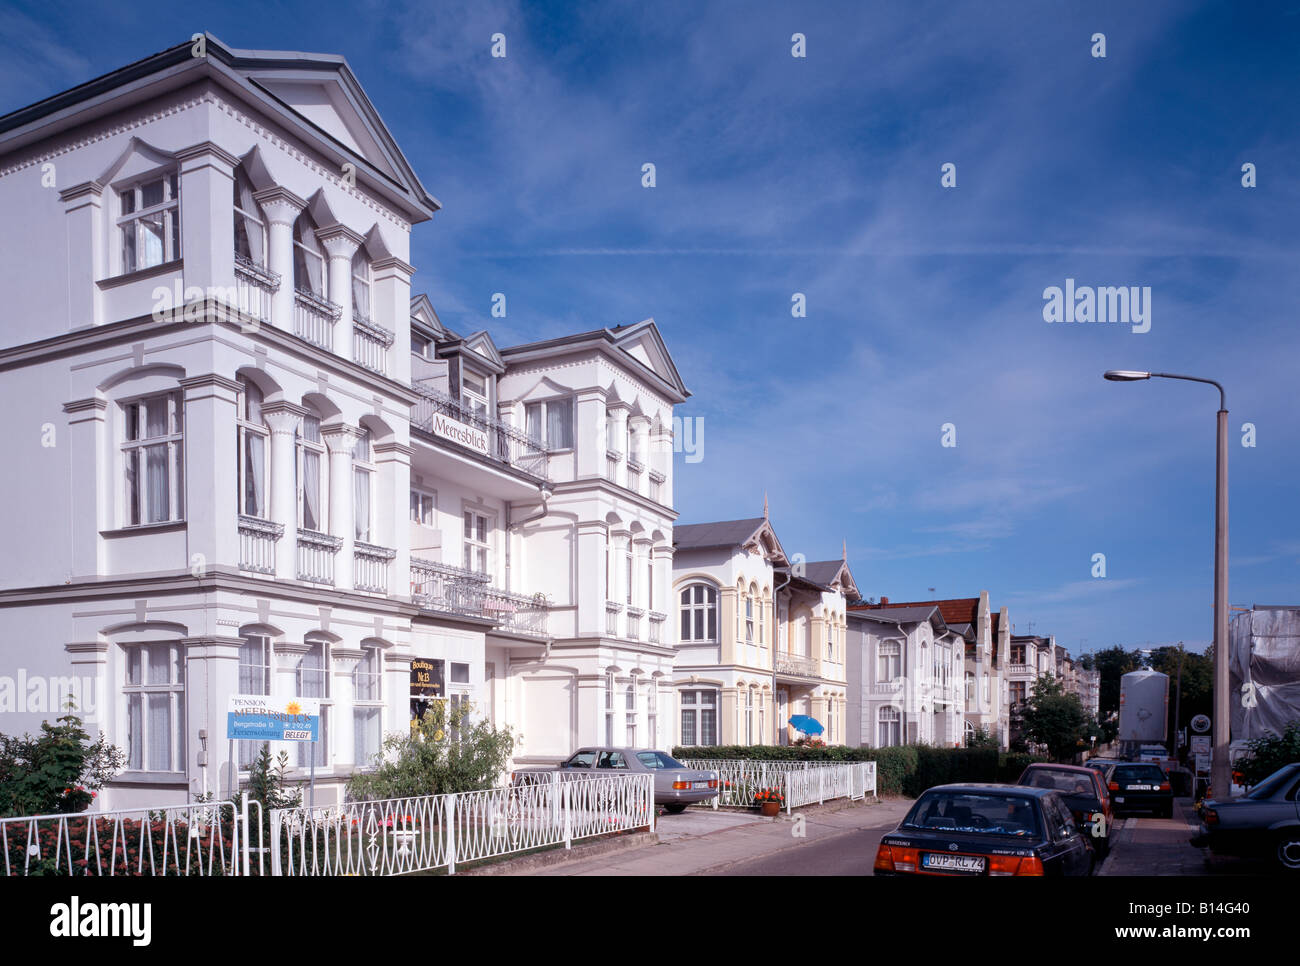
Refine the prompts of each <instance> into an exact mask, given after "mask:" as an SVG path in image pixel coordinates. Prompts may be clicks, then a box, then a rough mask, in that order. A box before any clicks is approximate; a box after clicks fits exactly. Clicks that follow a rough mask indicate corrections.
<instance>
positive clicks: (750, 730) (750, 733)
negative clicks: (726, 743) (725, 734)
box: [745, 688, 754, 745]
mask: <svg viewBox="0 0 1300 966" xmlns="http://www.w3.org/2000/svg"><path fill="white" fill-rule="evenodd" d="M753 743H754V689H753V688H746V689H745V744H747V745H752V744H753Z"/></svg>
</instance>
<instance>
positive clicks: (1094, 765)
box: [1083, 758, 1122, 778]
mask: <svg viewBox="0 0 1300 966" xmlns="http://www.w3.org/2000/svg"><path fill="white" fill-rule="evenodd" d="M1121 760H1122V759H1119V758H1089V759H1088V760H1087V761H1085V762H1084V763H1083V767H1084V768H1091V769H1093V770H1094V771H1097V772H1100V773H1101V775H1102V777H1103V778H1104V777H1105V775H1106V772H1108V771H1110V769H1111V767H1112V766H1114V765H1118V764H1119V763H1120V761H1121Z"/></svg>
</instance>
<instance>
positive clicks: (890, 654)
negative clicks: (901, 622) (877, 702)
mask: <svg viewBox="0 0 1300 966" xmlns="http://www.w3.org/2000/svg"><path fill="white" fill-rule="evenodd" d="M876 653H877V658H878V659H877V665H878V666H877V672H878V677H877V680H879V681H880V682H882V683H883V682H886V681H893V680H894V679H895V678H897V677H898V676H899V675H900V674H901V673H902V670H903V663H902V647H901V645H900V644H899V642H898V641H881V642H880V644H879V645H877V651H876Z"/></svg>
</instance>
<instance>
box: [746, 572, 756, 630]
mask: <svg viewBox="0 0 1300 966" xmlns="http://www.w3.org/2000/svg"><path fill="white" fill-rule="evenodd" d="M757 594H758V588H757V587H756V586H755V585H754V584H750V585H749V593H747V594H746V595H745V643H746V644H753V643H754V597H755V596H756V595H757Z"/></svg>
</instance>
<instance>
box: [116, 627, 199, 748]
mask: <svg viewBox="0 0 1300 966" xmlns="http://www.w3.org/2000/svg"><path fill="white" fill-rule="evenodd" d="M124 656H125V658H126V682H125V684H124V686H123V688H122V696H123V698H124V699H125V701H126V745H127V767H128V768H129V769H131V770H132V771H183V770H184V768H185V764H184V762H185V732H184V727H185V668H184V665H183V663H182V657H181V646H180V645H179V644H133V645H131V646H129V647H127V648H125V655H124Z"/></svg>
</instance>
